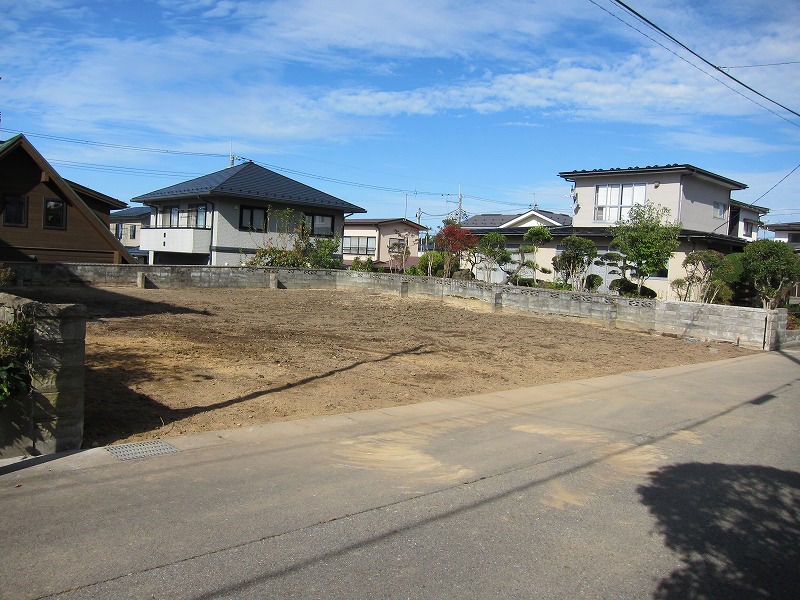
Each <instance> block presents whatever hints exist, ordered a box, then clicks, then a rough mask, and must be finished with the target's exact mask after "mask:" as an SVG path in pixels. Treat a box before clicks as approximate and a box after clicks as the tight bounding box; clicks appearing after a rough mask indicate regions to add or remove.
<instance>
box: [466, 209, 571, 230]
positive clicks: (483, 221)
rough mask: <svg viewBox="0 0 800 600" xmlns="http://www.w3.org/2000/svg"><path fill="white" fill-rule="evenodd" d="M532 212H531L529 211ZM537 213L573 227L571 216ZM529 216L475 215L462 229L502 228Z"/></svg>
mask: <svg viewBox="0 0 800 600" xmlns="http://www.w3.org/2000/svg"><path fill="white" fill-rule="evenodd" d="M528 212H530V211H528ZM535 212H536V213H538V214H540V215H542V216H543V217H546V218H548V219H550V220H552V221H555V222H556V223H558V224H559V225H572V217H570V216H569V215H562V214H561V213H556V212H552V211H549V210H542V209H539V208H537V209H535ZM526 214H528V213H527V212H524V213H519V214H516V215H500V214H491V213H490V214H483V215H475V216H472V217H470V218H469V219H467V220H466V221H464V222H463V223H461V225H462V227H466V228H470V227H501V226H502V225H504V224H505V223H508V222H509V221H513V220H514V219H517V218H519V217H521V216H522V215H526Z"/></svg>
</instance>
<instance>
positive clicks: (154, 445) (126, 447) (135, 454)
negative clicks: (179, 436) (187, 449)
mask: <svg viewBox="0 0 800 600" xmlns="http://www.w3.org/2000/svg"><path fill="white" fill-rule="evenodd" d="M106 450H108V451H109V452H110V453H111V454H113V455H114V456H116V457H117V458H118V459H120V460H132V459H134V458H147V457H148V456H158V455H159V454H171V453H173V452H177V451H178V449H177V448H176V447H175V446H173V445H171V444H168V443H167V442H162V441H161V440H147V441H145V442H133V443H131V444H119V445H117V446H106Z"/></svg>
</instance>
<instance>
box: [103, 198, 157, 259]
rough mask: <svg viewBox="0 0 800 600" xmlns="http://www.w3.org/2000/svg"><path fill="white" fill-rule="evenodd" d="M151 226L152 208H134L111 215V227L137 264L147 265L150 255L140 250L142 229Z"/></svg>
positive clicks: (117, 211) (124, 209)
mask: <svg viewBox="0 0 800 600" xmlns="http://www.w3.org/2000/svg"><path fill="white" fill-rule="evenodd" d="M149 226H150V207H149V206H132V207H130V208H123V209H122V210H116V211H114V212H112V213H111V216H110V218H109V227H110V229H111V231H112V232H113V233H114V237H115V238H117V239H118V240H119V241H120V243H121V244H122V245H123V246H125V248H127V250H128V252H130V254H131V256H133V257H134V258H135V259H136V260H137V262H139V263H144V264H147V259H148V253H147V252H145V251H143V250H140V249H139V243H140V240H141V236H142V229H143V228H145V227H149Z"/></svg>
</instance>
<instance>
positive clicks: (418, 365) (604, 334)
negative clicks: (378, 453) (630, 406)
mask: <svg viewBox="0 0 800 600" xmlns="http://www.w3.org/2000/svg"><path fill="white" fill-rule="evenodd" d="M17 293H20V295H25V296H28V297H31V298H34V299H38V300H41V301H44V302H59V303H73V302H75V303H81V304H85V305H86V306H87V307H88V309H89V313H90V321H89V323H88V325H87V332H86V360H87V373H86V394H87V395H86V425H85V436H84V439H85V445H86V446H93V445H105V444H109V443H119V442H129V441H137V440H144V439H153V438H161V437H166V436H173V435H182V434H190V433H196V432H201V431H212V430H219V429H229V428H234V427H241V426H248V425H254V424H261V423H269V422H273V421H284V420H289V419H301V418H307V417H313V416H318V415H325V414H333V413H342V412H351V411H357V410H365V409H372V408H380V407H387V406H395V405H399V404H409V403H413V402H422V401H426V400H433V399H436V398H452V397H458V396H464V395H468V394H475V393H482V392H489V391H495V390H503V389H513V388H519V387H527V386H536V385H543V384H548V383H554V382H560V381H568V380H574V379H583V378H588V377H595V376H601V375H609V374H614V373H623V372H631V371H642V370H648V369H656V368H660V367H666V366H673V365H679V364H692V363H698V362H704V361H711V360H721V359H726V358H732V357H736V356H743V355H746V354H751V353H752V351H750V350H745V349H742V348H737V347H735V346H733V345H730V344H716V343H701V342H688V341H682V340H677V339H672V338H667V337H660V336H654V335H648V334H644V333H635V332H630V331H621V330H615V329H610V328H607V327H603V326H599V325H594V324H591V323H588V322H585V321H580V320H575V319H566V318H559V317H543V316H537V315H532V314H528V313H520V312H500V313H492V312H489V310H488V307H486V306H484V305H482V304H480V303H475V304H469V305H463V304H462V305H453V304H444V303H441V302H431V301H429V300H423V299H410V298H407V299H401V298H399V297H396V296H383V295H369V294H364V293H354V292H342V291H327V290H326V291H317V290H270V289H258V290H238V289H214V290H209V289H183V290H138V289H128V288H79V287H74V288H73V287H68V288H61V289H35V288H29V289H24V290H17Z"/></svg>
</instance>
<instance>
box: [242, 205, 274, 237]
mask: <svg viewBox="0 0 800 600" xmlns="http://www.w3.org/2000/svg"><path fill="white" fill-rule="evenodd" d="M245 213H249V214H250V218H249V219H248V220H247V222H245V218H244V215H245ZM259 214H260V216H261V223H260V227H256V226H255V224H256V222H257V218H256V216H257V215H259ZM268 219H269V209H268V208H262V207H260V206H240V207H239V231H254V232H256V233H268V232H269V231H270V229H269V222H268Z"/></svg>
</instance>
